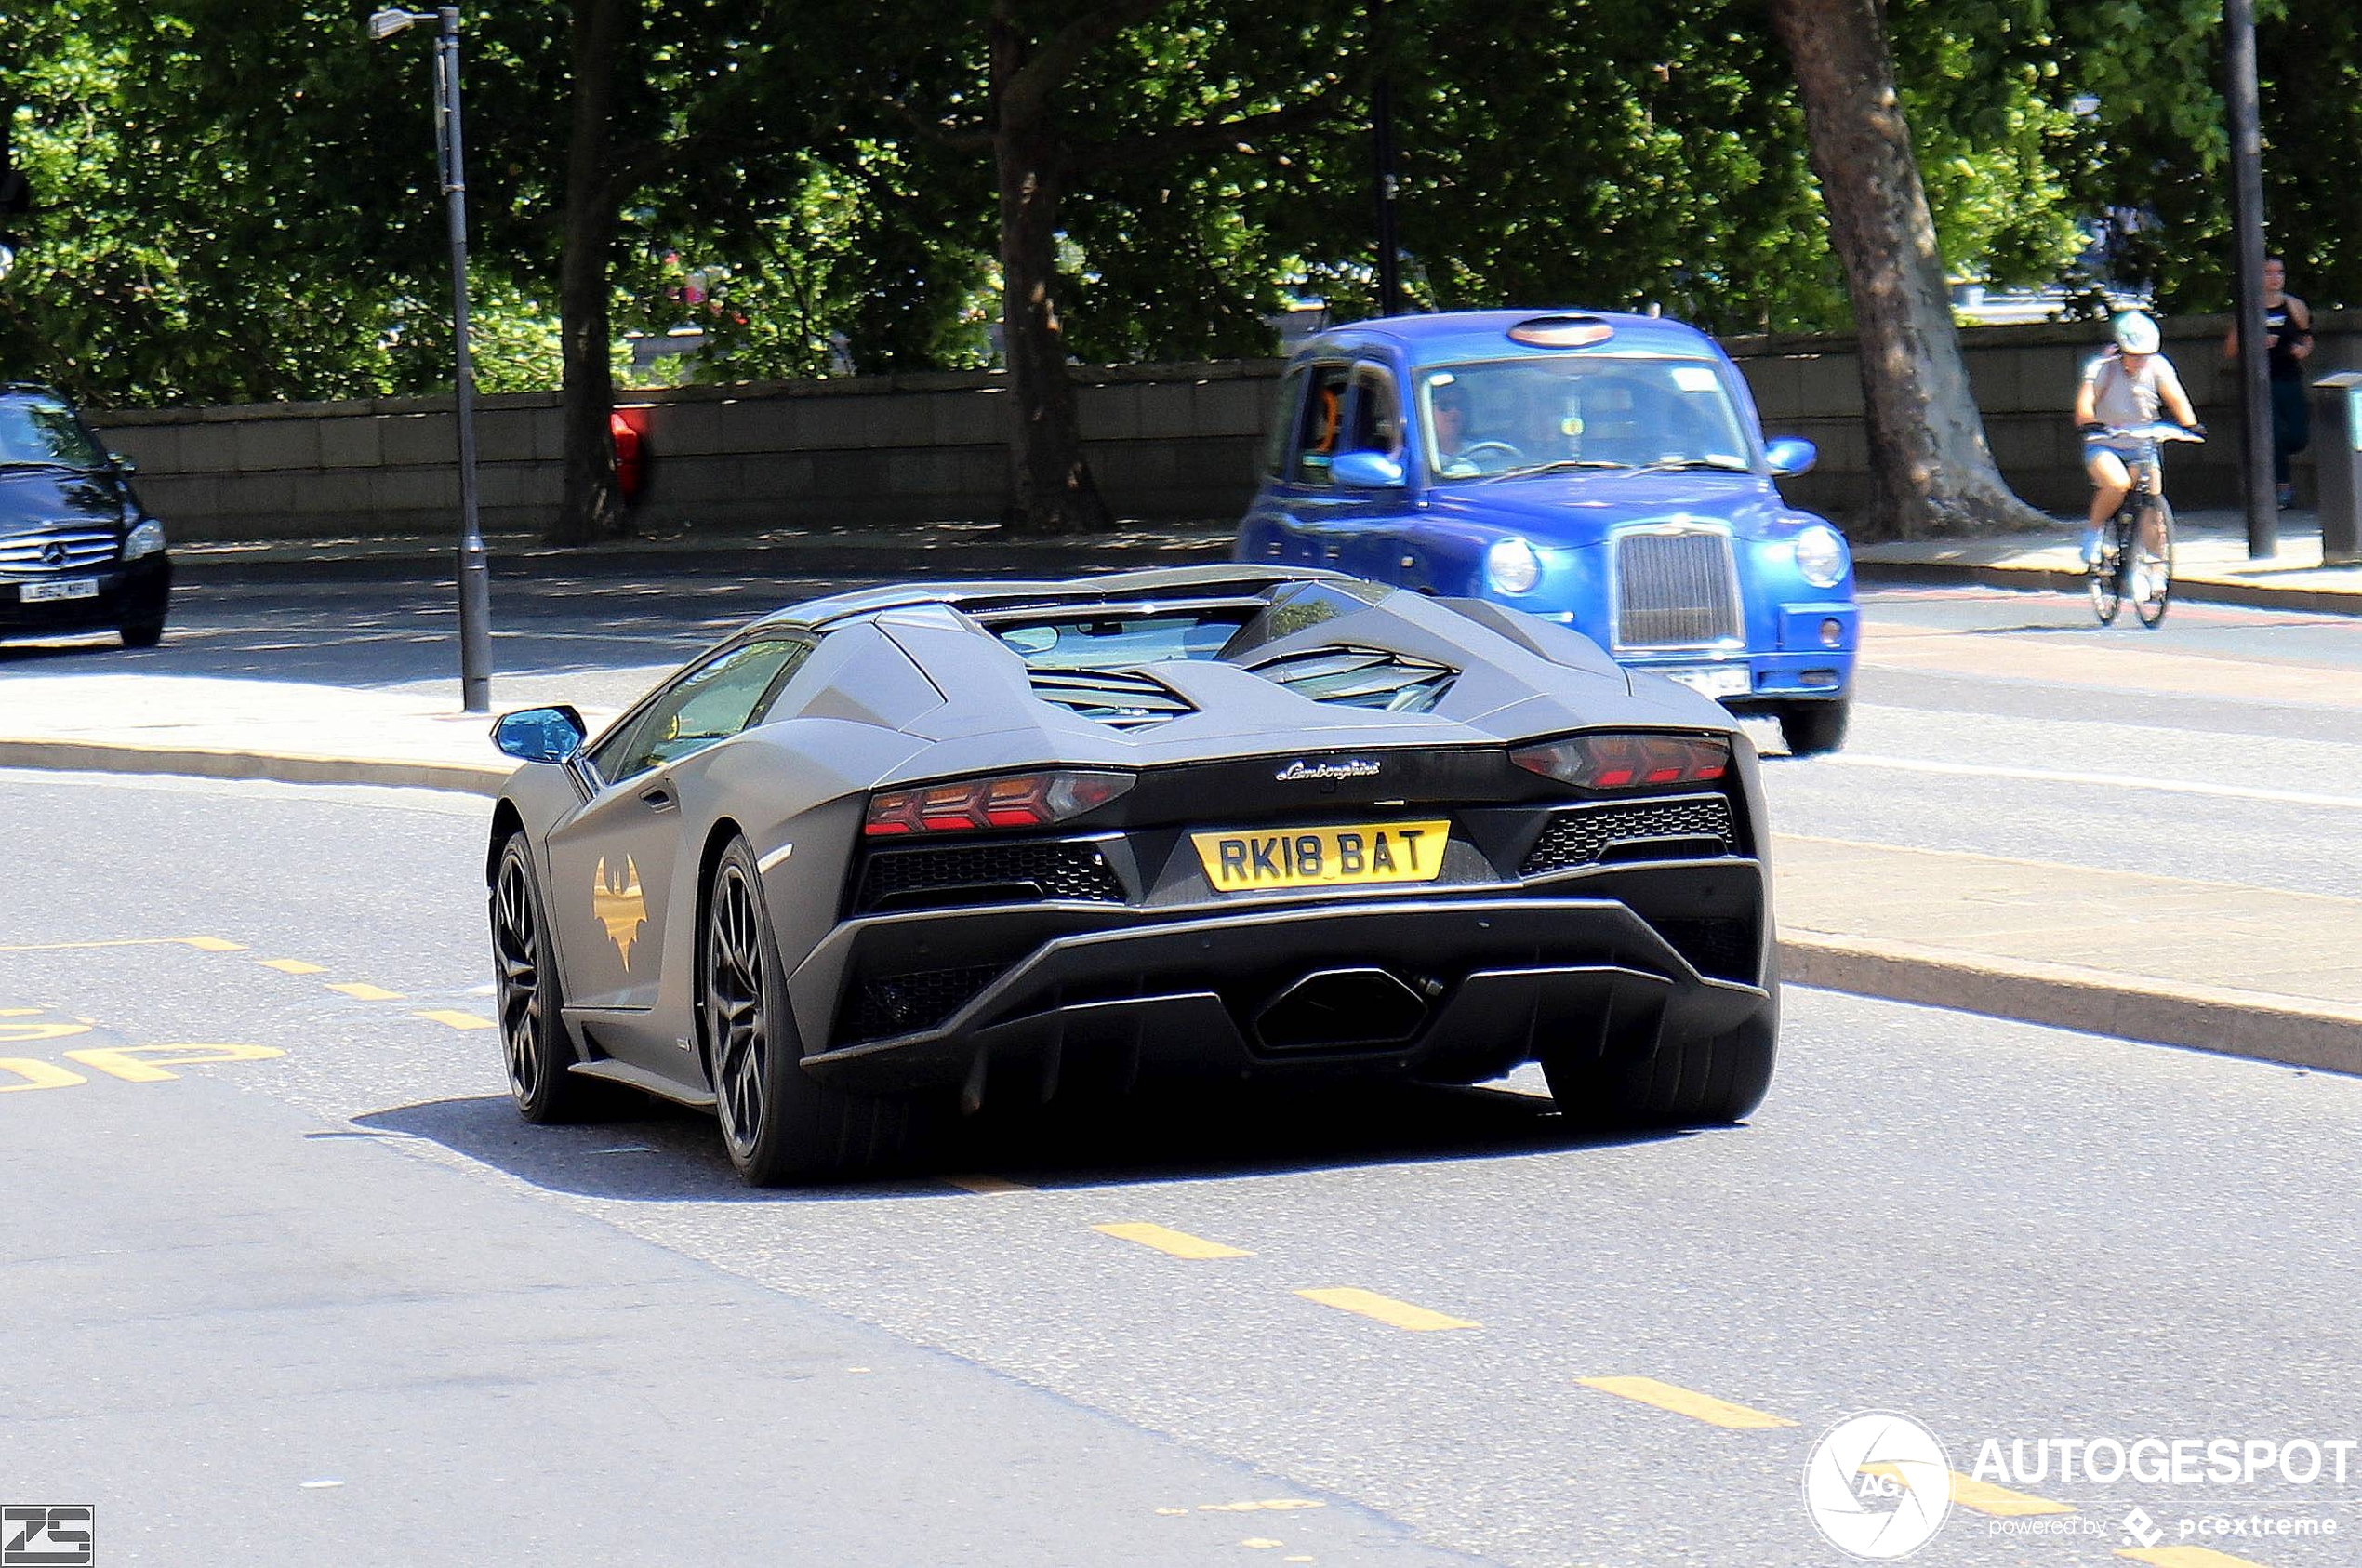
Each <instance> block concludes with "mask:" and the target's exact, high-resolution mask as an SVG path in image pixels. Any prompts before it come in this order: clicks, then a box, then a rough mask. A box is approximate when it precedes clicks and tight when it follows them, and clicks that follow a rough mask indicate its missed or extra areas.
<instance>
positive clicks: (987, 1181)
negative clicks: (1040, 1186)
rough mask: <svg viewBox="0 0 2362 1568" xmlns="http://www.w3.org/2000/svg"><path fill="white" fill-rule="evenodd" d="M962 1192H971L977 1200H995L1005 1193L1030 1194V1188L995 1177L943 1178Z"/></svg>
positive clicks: (1003, 1177) (1020, 1183) (1021, 1183)
mask: <svg viewBox="0 0 2362 1568" xmlns="http://www.w3.org/2000/svg"><path fill="white" fill-rule="evenodd" d="M943 1179H944V1180H945V1181H946V1182H949V1184H950V1185H951V1186H953V1187H956V1188H958V1189H960V1190H961V1191H962V1192H973V1193H975V1195H976V1196H977V1197H979V1198H997V1197H999V1196H1001V1195H1002V1193H1007V1192H1030V1191H1032V1190H1033V1189H1032V1188H1030V1187H1028V1186H1027V1185H1026V1184H1025V1183H1023V1182H1021V1181H1011V1180H1010V1179H1009V1178H1008V1177H1006V1176H945V1177H944V1178H943Z"/></svg>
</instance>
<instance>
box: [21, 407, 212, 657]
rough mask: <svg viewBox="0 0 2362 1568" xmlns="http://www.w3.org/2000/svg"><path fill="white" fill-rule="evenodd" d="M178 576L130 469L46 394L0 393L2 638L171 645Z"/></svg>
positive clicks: (68, 409)
mask: <svg viewBox="0 0 2362 1568" xmlns="http://www.w3.org/2000/svg"><path fill="white" fill-rule="evenodd" d="M171 591H172V565H171V560H170V558H169V557H168V556H167V555H166V553H165V548H164V525H163V524H161V523H159V522H157V521H156V520H155V519H154V518H153V517H151V516H149V515H148V513H147V511H146V509H145V508H143V507H142V506H140V504H139V497H138V496H137V495H135V494H133V492H132V489H131V465H130V464H129V463H127V462H126V461H125V460H124V459H123V458H118V457H116V456H114V455H113V453H111V452H109V451H108V450H107V449H106V447H105V446H104V445H101V444H100V441H99V438H98V437H97V436H95V435H93V434H92V433H91V431H90V427H89V426H88V425H86V424H85V423H83V420H82V416H81V415H80V414H78V413H76V412H75V411H74V407H73V404H71V403H68V402H67V401H66V400H65V399H64V398H63V397H60V395H59V394H58V393H56V392H52V391H50V390H49V389H48V388H46V387H36V386H27V385H24V384H21V383H18V384H13V385H7V386H0V637H54V636H64V635H70V634H72V633H75V632H86V631H120V632H121V633H122V634H123V642H124V645H125V646H126V647H133V648H152V647H153V646H155V644H156V643H157V642H158V641H159V640H160V639H161V638H162V637H163V636H164V620H165V606H166V600H167V599H168V598H169V596H170V594H171Z"/></svg>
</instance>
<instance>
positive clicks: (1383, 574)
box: [1320, 357, 1426, 587]
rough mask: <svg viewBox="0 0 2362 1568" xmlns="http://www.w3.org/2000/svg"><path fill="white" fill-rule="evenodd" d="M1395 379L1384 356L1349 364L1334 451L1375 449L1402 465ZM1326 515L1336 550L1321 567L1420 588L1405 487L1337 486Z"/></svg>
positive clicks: (1410, 508)
mask: <svg viewBox="0 0 2362 1568" xmlns="http://www.w3.org/2000/svg"><path fill="white" fill-rule="evenodd" d="M1403 428H1404V420H1403V410H1402V393H1401V387H1400V381H1399V380H1398V379H1397V378H1396V376H1395V373H1394V370H1393V367H1392V366H1390V365H1387V363H1386V362H1385V361H1384V360H1382V359H1377V358H1374V357H1364V358H1361V359H1357V360H1355V361H1354V362H1353V365H1352V366H1351V368H1350V371H1349V374H1348V378H1347V393H1346V402H1345V435H1344V438H1343V440H1342V441H1341V442H1340V444H1339V450H1340V451H1346V452H1375V453H1377V454H1378V455H1379V456H1381V457H1385V458H1392V459H1393V460H1394V461H1395V462H1396V463H1397V464H1398V465H1401V466H1404V467H1405V468H1406V472H1407V465H1408V462H1409V451H1408V447H1407V444H1406V443H1405V441H1404V439H1403ZM1334 497H1335V498H1334V503H1333V504H1332V507H1331V509H1330V512H1329V517H1328V532H1329V542H1330V543H1332V544H1333V545H1334V546H1335V547H1336V548H1335V550H1334V551H1333V553H1332V554H1331V556H1330V558H1329V559H1328V560H1326V561H1323V562H1321V563H1320V564H1321V565H1326V566H1334V567H1336V568H1338V569H1339V570H1341V571H1347V572H1351V573H1353V574H1354V575H1355V576H1356V577H1364V578H1371V579H1372V580H1373V581H1376V582H1395V583H1402V584H1403V585H1404V586H1406V587H1418V586H1422V585H1423V584H1424V583H1425V581H1426V577H1425V573H1424V571H1415V570H1413V567H1414V566H1415V565H1416V563H1417V562H1418V561H1419V560H1420V558H1421V557H1420V555H1419V553H1418V547H1417V546H1416V545H1415V544H1414V543H1413V531H1414V525H1415V523H1416V519H1417V515H1418V514H1417V512H1416V511H1415V509H1414V508H1413V506H1412V504H1411V492H1410V490H1409V489H1408V488H1407V487H1406V486H1397V487H1395V488H1393V489H1387V490H1357V489H1349V488H1347V487H1345V486H1342V485H1340V486H1338V487H1337V488H1336V490H1335V492H1334Z"/></svg>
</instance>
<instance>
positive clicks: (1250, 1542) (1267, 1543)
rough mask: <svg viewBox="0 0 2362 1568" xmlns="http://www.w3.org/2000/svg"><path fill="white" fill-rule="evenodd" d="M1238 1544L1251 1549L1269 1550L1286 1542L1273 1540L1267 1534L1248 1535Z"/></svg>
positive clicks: (1284, 1544)
mask: <svg viewBox="0 0 2362 1568" xmlns="http://www.w3.org/2000/svg"><path fill="white" fill-rule="evenodd" d="M1239 1545H1241V1546H1242V1547H1245V1548H1249V1549H1250V1550H1253V1551H1269V1550H1271V1549H1272V1548H1275V1547H1283V1546H1286V1545H1287V1542H1285V1541H1275V1540H1273V1539H1272V1538H1271V1537H1270V1536H1268V1535H1249V1536H1248V1537H1247V1538H1246V1539H1245V1540H1243V1541H1241V1542H1240V1543H1239Z"/></svg>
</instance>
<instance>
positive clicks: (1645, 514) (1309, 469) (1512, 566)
mask: <svg viewBox="0 0 2362 1568" xmlns="http://www.w3.org/2000/svg"><path fill="white" fill-rule="evenodd" d="M1813 456H1814V453H1813V447H1812V444H1811V442H1809V441H1803V440H1798V439H1795V438H1785V439H1781V440H1775V441H1770V442H1767V441H1765V440H1764V438H1763V433H1762V430H1761V427H1760V426H1759V424H1758V421H1757V418H1756V411H1755V400H1754V399H1753V398H1752V397H1750V396H1749V395H1748V392H1747V385H1746V382H1745V379H1742V378H1741V376H1740V375H1739V371H1738V367H1737V366H1736V365H1732V363H1731V358H1730V356H1729V355H1728V354H1725V353H1724V352H1722V351H1721V349H1720V348H1719V347H1718V346H1717V345H1716V343H1715V342H1714V340H1713V339H1711V338H1708V337H1707V336H1706V335H1705V333H1703V332H1700V331H1699V330H1697V329H1696V328H1695V327H1692V326H1684V325H1682V324H1681V323H1679V322H1675V321H1666V320H1662V319H1659V318H1656V317H1652V316H1638V315H1619V314H1612V313H1609V312H1595V311H1576V310H1563V311H1547V312H1535V311H1461V312H1445V313H1442V314H1437V315H1422V316H1397V317H1390V318H1387V319H1385V320H1379V321H1367V322H1360V323H1356V324H1355V325H1353V326H1345V327H1339V328H1336V329H1334V330H1332V331H1329V332H1324V333H1322V334H1320V336H1318V337H1315V338H1313V339H1310V340H1308V341H1307V342H1306V343H1305V345H1304V346H1303V347H1302V348H1300V349H1299V350H1298V351H1297V352H1296V353H1295V355H1294V358H1293V359H1291V360H1290V361H1289V364H1288V370H1287V378H1286V380H1285V381H1284V382H1283V383H1282V386H1281V394H1280V409H1279V415H1278V418H1277V419H1276V420H1275V421H1274V426H1273V429H1272V432H1271V437H1270V440H1269V442H1268V444H1267V446H1266V448H1265V453H1264V464H1263V466H1264V479H1263V483H1262V487H1261V489H1260V491H1259V492H1258V493H1257V495H1256V497H1255V499H1254V506H1253V508H1252V509H1251V510H1250V511H1249V512H1248V513H1247V515H1246V520H1245V522H1244V523H1243V524H1241V527H1240V530H1239V538H1238V544H1237V547H1236V550H1235V554H1236V556H1237V558H1238V559H1239V560H1241V561H1283V562H1289V563H1294V564H1301V565H1316V566H1327V567H1331V568H1333V569H1335V570H1340V571H1347V572H1351V573H1354V574H1355V575H1357V576H1360V577H1365V578H1373V579H1374V580H1377V581H1380V582H1389V583H1395V584H1399V585H1400V586H1401V587H1404V588H1411V589H1416V590H1418V591H1422V592H1426V593H1435V594H1440V595H1443V596H1445V597H1447V598H1478V599H1489V600H1492V601H1493V602H1494V603H1496V604H1500V605H1511V606H1514V607H1515V608H1518V609H1521V610H1526V611H1530V612H1531V613H1533V614H1534V615H1537V616H1540V617H1542V618H1545V619H1547V620H1554V621H1557V622H1559V623H1560V624H1561V625H1565V626H1570V627H1572V628H1573V629H1574V630H1575V631H1579V632H1581V633H1583V634H1584V635H1585V636H1586V637H1589V638H1591V639H1592V640H1593V641H1594V642H1596V643H1598V644H1599V645H1600V646H1601V647H1603V648H1605V649H1607V650H1608V652H1609V653H1610V654H1611V655H1612V656H1613V657H1614V658H1615V659H1616V660H1617V662H1618V663H1620V664H1622V665H1624V666H1625V667H1626V669H1627V670H1630V671H1650V672H1652V673H1655V674H1658V675H1664V676H1669V677H1671V678H1672V679H1674V680H1676V681H1679V682H1681V683H1682V684H1685V685H1689V686H1692V687H1694V688H1696V689H1697V690H1699V691H1701V692H1704V693H1705V694H1706V695H1707V696H1709V697H1713V698H1719V699H1720V700H1721V701H1722V702H1723V703H1724V704H1725V705H1726V706H1728V707H1730V708H1731V709H1732V710H1733V711H1738V712H1742V713H1766V714H1770V715H1772V716H1773V717H1775V718H1777V719H1778V720H1779V723H1780V728H1781V732H1782V734H1783V735H1784V736H1785V738H1786V740H1787V744H1788V749H1789V750H1790V751H1794V752H1796V753H1798V755H1809V754H1811V753H1814V752H1822V751H1835V750H1836V749H1837V748H1838V746H1839V745H1840V744H1841V743H1842V742H1843V740H1844V738H1845V724H1846V711H1847V704H1848V701H1849V699H1850V698H1851V693H1852V688H1853V657H1854V648H1855V645H1856V642H1857V639H1858V635H1859V618H1858V615H1857V612H1856V609H1855V606H1854V599H1853V563H1852V559H1851V552H1850V551H1848V550H1847V549H1846V543H1845V537H1844V536H1843V535H1842V534H1840V533H1838V530H1837V529H1836V528H1834V527H1832V526H1830V525H1829V524H1828V523H1826V522H1825V521H1824V520H1823V519H1821V518H1819V517H1815V516H1813V515H1812V514H1811V512H1798V511H1797V510H1796V509H1795V508H1793V507H1791V506H1789V505H1787V504H1786V503H1785V502H1784V501H1783V500H1782V499H1781V498H1780V493H1779V491H1778V489H1777V488H1776V487H1775V486H1774V485H1773V483H1772V482H1773V480H1774V479H1776V478H1777V477H1779V476H1780V475H1782V474H1788V473H1802V472H1805V471H1806V470H1807V469H1809V468H1811V466H1812V460H1813Z"/></svg>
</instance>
